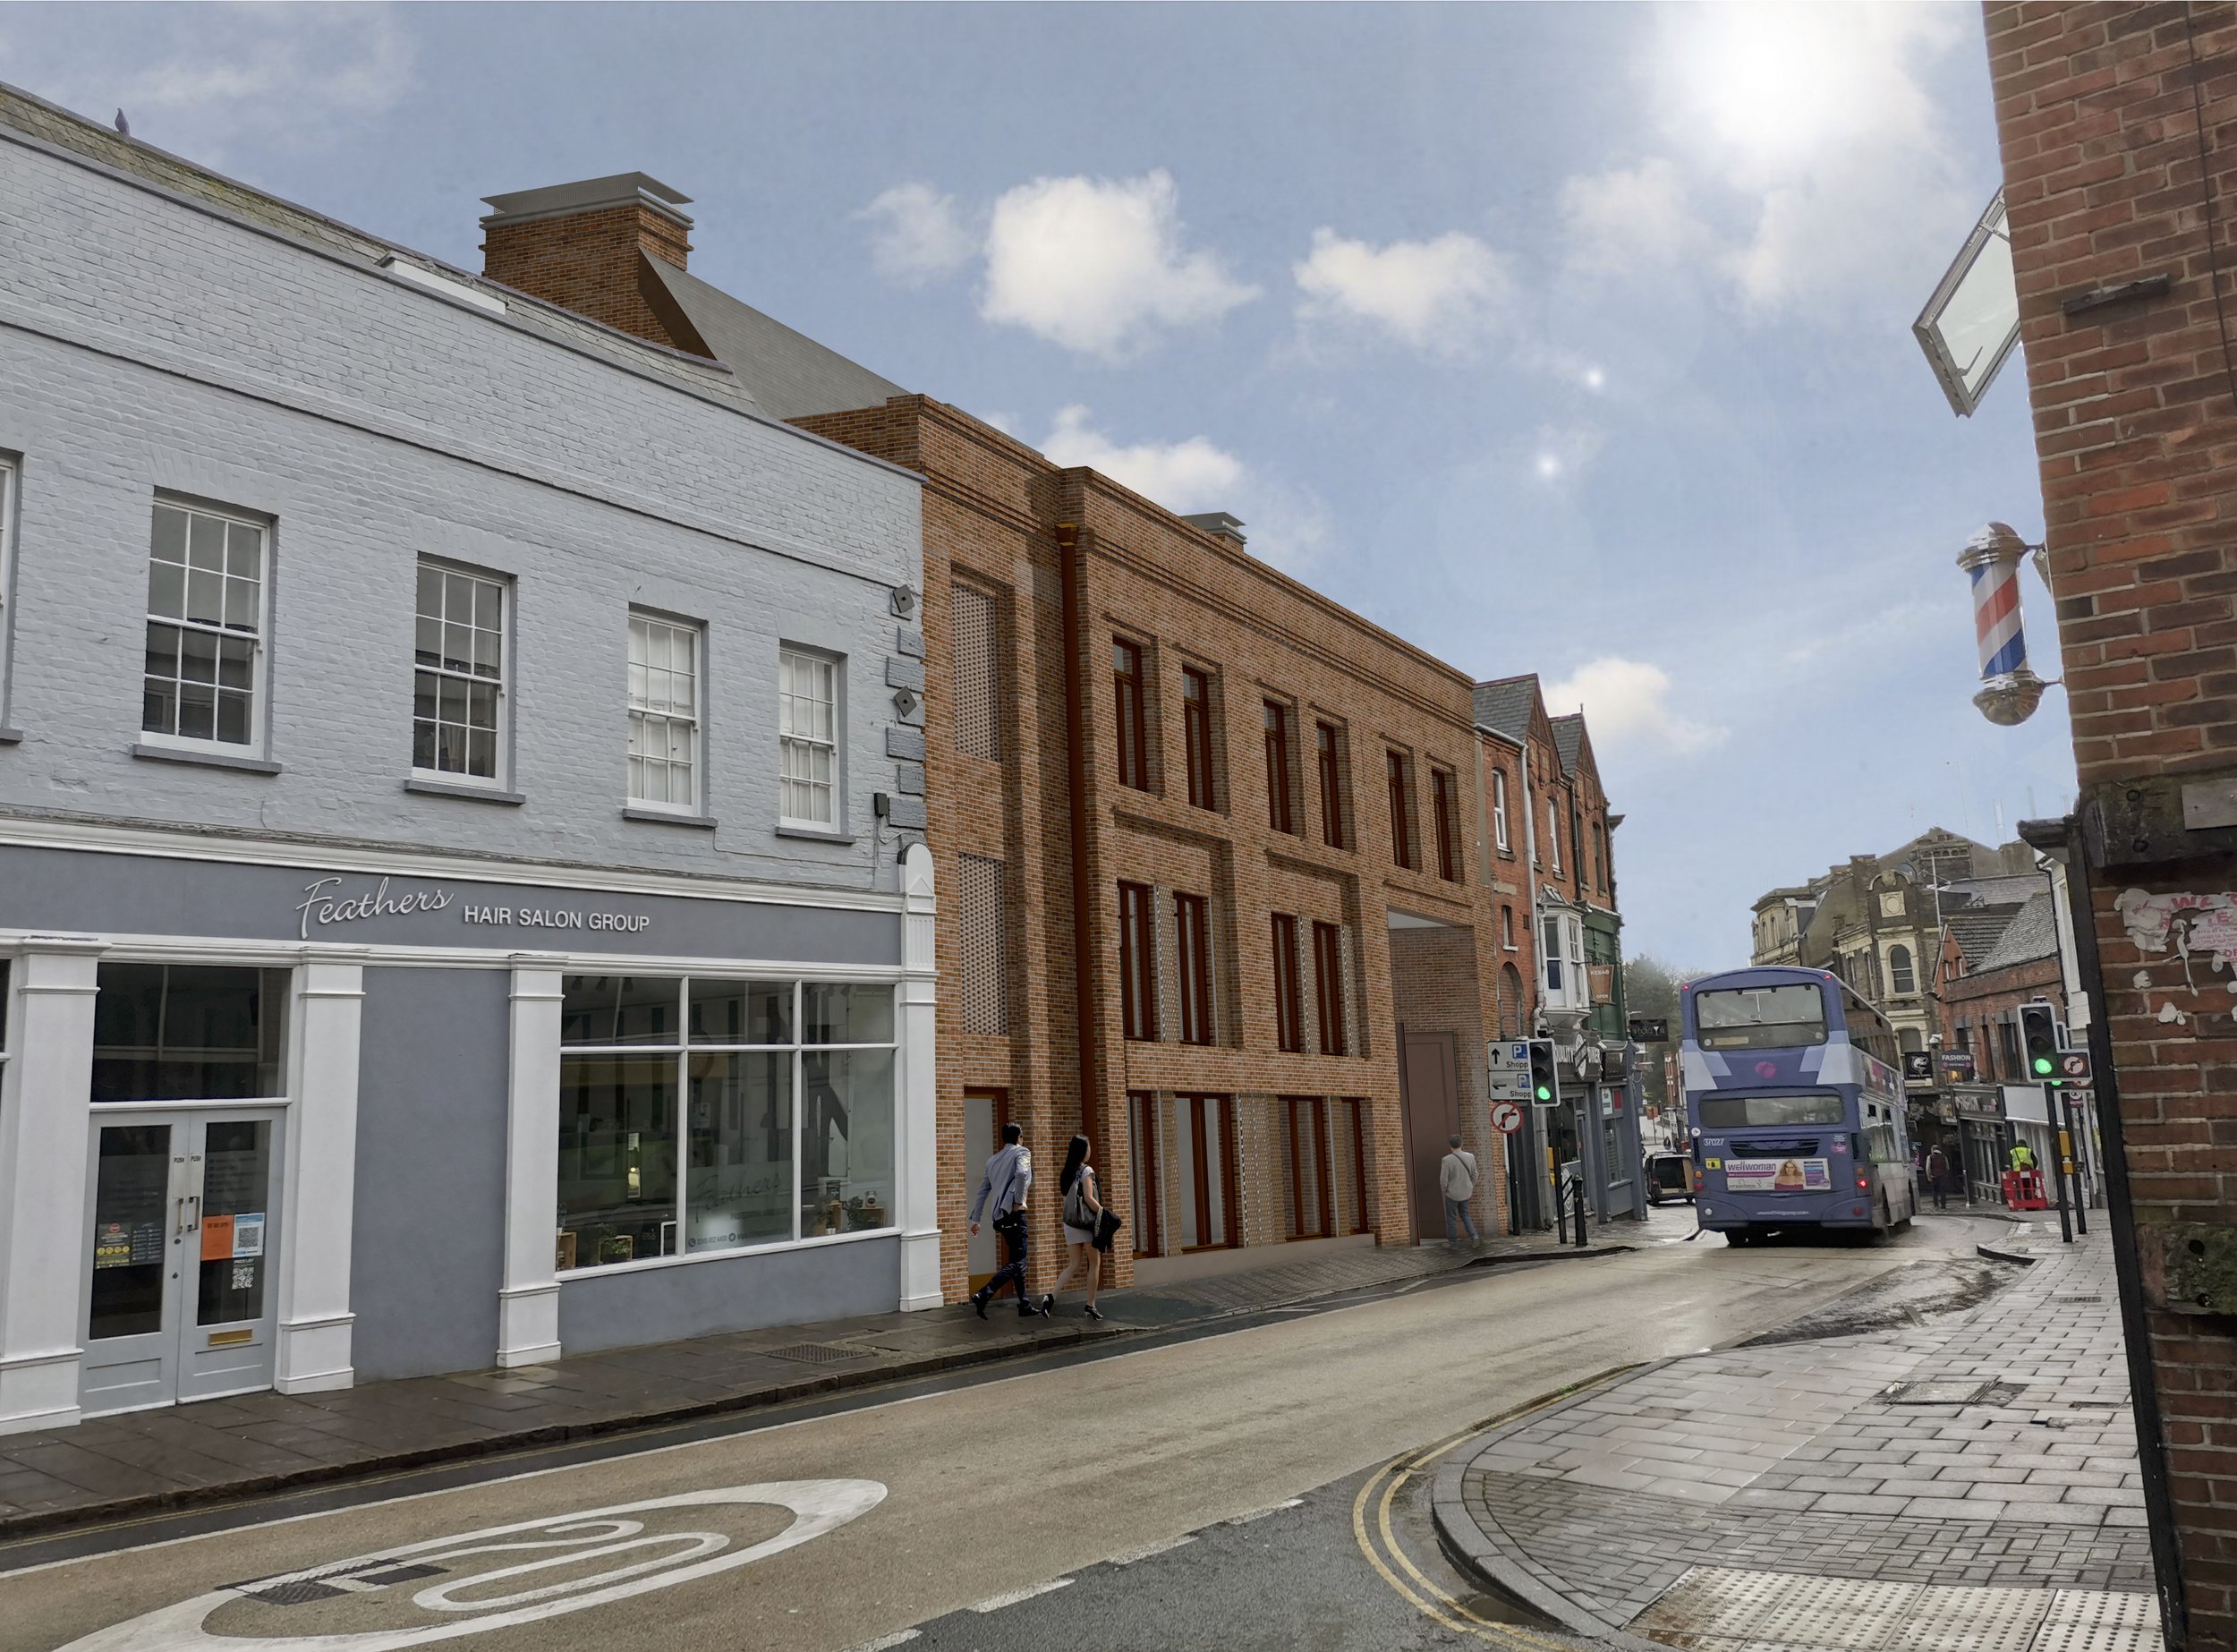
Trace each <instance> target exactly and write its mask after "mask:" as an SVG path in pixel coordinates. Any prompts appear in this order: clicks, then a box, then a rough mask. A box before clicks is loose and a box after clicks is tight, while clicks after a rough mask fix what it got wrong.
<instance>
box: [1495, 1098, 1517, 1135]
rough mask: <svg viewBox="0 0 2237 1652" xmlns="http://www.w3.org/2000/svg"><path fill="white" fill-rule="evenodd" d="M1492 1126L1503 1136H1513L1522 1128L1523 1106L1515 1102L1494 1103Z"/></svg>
mask: <svg viewBox="0 0 2237 1652" xmlns="http://www.w3.org/2000/svg"><path fill="white" fill-rule="evenodd" d="M1492 1128H1493V1129H1494V1130H1497V1131H1498V1132H1499V1133H1500V1134H1501V1136H1512V1135H1513V1134H1514V1133H1515V1132H1516V1131H1517V1130H1519V1129H1520V1128H1522V1108H1521V1107H1520V1106H1519V1105H1518V1104H1517V1103H1513V1102H1494V1103H1492Z"/></svg>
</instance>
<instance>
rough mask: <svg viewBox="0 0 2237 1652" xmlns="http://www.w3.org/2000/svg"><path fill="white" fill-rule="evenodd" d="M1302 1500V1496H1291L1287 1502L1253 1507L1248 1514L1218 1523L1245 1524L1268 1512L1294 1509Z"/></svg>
mask: <svg viewBox="0 0 2237 1652" xmlns="http://www.w3.org/2000/svg"><path fill="white" fill-rule="evenodd" d="M1304 1501H1305V1499H1304V1498H1302V1497H1292V1498H1290V1499H1289V1502H1287V1503H1276V1504H1274V1505H1273V1507H1272V1508H1271V1509H1253V1510H1252V1511H1250V1512H1249V1513H1248V1514H1238V1515H1235V1516H1233V1517H1232V1518H1230V1519H1228V1520H1221V1522H1220V1524H1221V1525H1222V1526H1247V1525H1249V1524H1250V1523H1251V1522H1252V1521H1253V1520H1264V1519H1265V1518H1266V1517H1267V1516H1268V1515H1269V1514H1279V1513H1280V1512H1281V1511H1283V1510H1284V1509H1294V1508H1296V1507H1297V1506H1298V1505H1299V1504H1300V1503H1304Z"/></svg>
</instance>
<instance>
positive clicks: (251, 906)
mask: <svg viewBox="0 0 2237 1652" xmlns="http://www.w3.org/2000/svg"><path fill="white" fill-rule="evenodd" d="M643 182H644V183H645V184H647V185H650V186H651V189H652V190H654V191H658V189H659V186H658V185H655V184H651V181H650V180H645V181H643ZM631 187H633V188H634V187H635V186H634V185H632V186H631ZM647 199H648V200H651V199H654V197H653V196H651V195H648V196H647ZM0 386H4V390H0V1006H4V1018H0V1430H25V1429H33V1428H40V1427H47V1426H56V1425H61V1424H66V1423H68V1422H71V1421H74V1420H75V1419H76V1418H78V1417H79V1416H81V1415H84V1414H89V1413H94V1412H99V1411H105V1410H113V1409H125V1408H129V1407H135V1406H143V1405H151V1404H163V1403H168V1402H171V1401H176V1400H183V1399H191V1398H196V1397H201V1396H206V1395H213V1394H217V1393H224V1392H238V1391H241V1390H243V1389H250V1388H259V1387H267V1386H274V1385H276V1386H278V1387H280V1388H282V1389H286V1390H290V1391H297V1390H305V1389H313V1388H319V1387H331V1386H336V1385H340V1384H347V1383H350V1382H352V1381H354V1380H358V1379H361V1378H364V1377H371V1376H389V1375H407V1374H416V1373H425V1372H434V1371H443V1370H454V1369H462V1368H473V1367H489V1366H511V1367H520V1366H532V1365H535V1364H537V1363H539V1362H541V1361H544V1360H548V1359H549V1358H554V1357H557V1355H559V1354H560V1353H561V1352H563V1351H564V1350H567V1349H577V1350H582V1349H591V1348H599V1347H611V1346H617V1345H620V1344H625V1343H632V1342H642V1341H660V1340H665V1339H668V1338H671V1337H676V1336H683V1335H689V1334H693V1333H702V1332H709V1331H715V1330H720V1329H727V1328H735V1327H739V1326H744V1325H751V1324H770V1323H782V1322H785V1321H787V1320H794V1319H804V1318H808V1317H820V1316H827V1315H829V1314H835V1313H847V1312H863V1311H872V1310H875V1309H880V1308H889V1307H894V1306H896V1305H897V1304H901V1305H905V1306H906V1305H917V1306H922V1305H929V1304H931V1303H934V1302H937V1301H938V1300H939V1294H940V1291H939V1277H938V1256H937V1253H938V1236H937V1233H936V1231H934V1222H935V1218H934V1214H933V1205H932V1175H933V1171H932V1165H933V1144H932V1141H931V1119H932V1100H931V1098H932V1085H931V1070H932V1069H931V1063H932V1056H933V1052H932V1047H931V1045H932V983H931V967H932V965H931V904H932V890H931V873H930V863H929V857H928V856H926V854H925V853H924V851H923V847H922V846H921V841H920V840H919V830H920V829H921V826H922V823H923V800H922V792H923V781H922V768H921V765H920V762H919V761H918V760H919V759H921V756H922V753H923V745H922V737H921V734H920V732H919V725H921V720H922V715H923V713H922V710H921V707H920V706H919V705H918V704H917V694H915V693H914V692H902V691H904V690H907V689H909V688H910V687H911V686H912V685H913V686H914V689H915V690H921V688H922V685H923V676H922V671H923V666H922V661H921V659H919V658H918V657H917V656H918V655H921V652H922V643H921V641H915V642H914V648H912V646H911V643H912V641H913V640H914V639H916V638H917V633H916V631H915V629H914V627H915V626H917V625H918V624H919V619H918V617H917V609H916V597H917V592H918V588H919V587H920V586H921V584H922V580H923V575H922V544H923V533H922V521H921V515H920V503H919V486H920V484H919V481H918V480H917V479H916V478H915V477H914V476H913V475H911V474H909V473H905V472H902V471H900V470H898V469H896V468H894V467H892V466H889V465H886V464H881V463H879V462H877V461H875V460H872V459H870V458H867V457H865V456H863V455H860V454H858V453H855V452H853V451H851V450H849V449H846V448H844V447H838V446H837V445H834V444H832V443H829V442H826V441H823V440H821V439H818V438H816V437H813V436H811V435H808V434H806V433H804V432H802V431H800V430H795V429H792V428H790V427H787V425H785V424H783V423H781V422H778V420H777V419H776V418H775V417H773V416H772V415H771V413H770V412H769V411H768V410H767V409H765V408H763V407H762V406H761V405H760V404H758V403H757V402H756V401H755V399H754V398H753V396H750V395H748V394H746V393H745V392H744V391H743V390H742V389H741V388H740V387H739V386H738V385H737V383H736V380H735V379H734V378H733V376H732V375H731V373H730V372H729V370H727V369H726V368H724V367H722V366H721V365H720V364H719V363H717V362H712V361H707V360H700V359H695V358H693V357H691V356H687V355H684V354H680V353H675V352H671V351H668V350H663V349H661V348H659V347H658V346H654V345H647V344H644V343H642V341H640V340H637V339H634V338H631V337H628V336H625V335H623V334H621V333H618V332H616V331H614V330H612V329H609V328H605V327H601V326H600V325H598V324H596V323H595V322H592V321H590V320H586V319H583V318H582V317H580V316H576V315H573V314H570V313H568V312H567V311H562V310H559V309H557V308H554V307H552V306H549V305H547V304H544V303H540V302H537V301H535V300H532V299H529V298H526V297H524V296H523V295H522V294H518V293H515V292H512V291H510V290H507V289H506V288H503V287H501V286H498V285H496V284H494V283H490V282H489V281H486V280H483V279H482V278H481V277H475V276H471V275H468V274H465V273H464V272H461V271H458V270H455V269H451V268H447V267H445V266H443V265H441V264H439V263H438V262H437V261H435V260H430V259H427V258H424V257H421V255H418V254H415V253H413V252H412V251H409V250H407V249H401V248H396V247H394V246H391V245H389V244H387V243H383V242H382V241H380V240H379V238H378V237H375V236H372V235H369V234H363V233H361V232H359V231H357V230H353V229H351V228H349V227H348V226H343V225H340V224H336V223H335V222H333V221H331V220H329V219H327V218H324V217H319V215H317V214H316V213H313V212H310V211H308V210H306V209H302V208H299V207H295V206H293V205H291V204H289V203H286V202H284V201H279V200H275V199H273V198H271V197H268V196H266V195H263V194H260V193H259V192H256V191H253V190H250V189H247V188H245V187H243V186H242V185H239V184H237V183H231V182H229V181H227V180H224V179H222V178H218V177H216V176H215V175H211V174H209V173H208V172H205V171H202V170H200V169H199V168H196V167H194V166H191V164H188V163H185V162H183V161H181V160H179V159H177V158H173V157H170V156H166V155H164V154H162V153H161V152H160V151H157V150H153V149H149V148H148V147H147V146H145V145H141V144H138V143H134V142H132V141H130V140H129V139H126V138H123V137H121V136H119V135H118V134H115V133H113V132H108V131H106V129H104V128H100V127H97V126H93V125H91V124H89V123H84V122H82V121H80V120H78V119H76V118H75V117H73V116H70V115H66V114H64V113H63V112H62V111H59V110H56V109H54V108H52V107H51V106H47V105H45V104H43V103H40V102H39V101H38V100H37V99H35V98H30V97H27V96H25V95H23V94H21V93H19V92H15V91H13V90H10V89H6V88H4V87H0Z"/></svg>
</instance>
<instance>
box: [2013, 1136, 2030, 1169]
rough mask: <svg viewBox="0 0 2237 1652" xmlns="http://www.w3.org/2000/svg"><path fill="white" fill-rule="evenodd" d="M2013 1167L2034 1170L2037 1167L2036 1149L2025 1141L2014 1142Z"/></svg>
mask: <svg viewBox="0 0 2237 1652" xmlns="http://www.w3.org/2000/svg"><path fill="white" fill-rule="evenodd" d="M2034 1168H2035V1149H2034V1148H2032V1147H2030V1146H2029V1145H2027V1143H2025V1142H2014V1143H2013V1144H2012V1169H2013V1170H2015V1171H2031V1170H2033V1169H2034Z"/></svg>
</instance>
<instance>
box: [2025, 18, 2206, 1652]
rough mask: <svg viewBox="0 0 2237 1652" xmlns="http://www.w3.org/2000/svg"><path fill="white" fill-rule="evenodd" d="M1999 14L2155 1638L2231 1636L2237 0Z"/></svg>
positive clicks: (2194, 1641)
mask: <svg viewBox="0 0 2237 1652" xmlns="http://www.w3.org/2000/svg"><path fill="white" fill-rule="evenodd" d="M1987 27H1988V47H1989V56H1990V64H1991V69H1992V72H1993V77H1994V85H1995V99H1996V115H1997V123H1998V131H1999V134H2000V137H2001V139H2002V142H2003V162H2004V175H2005V199H2006V202H2007V206H2008V209H2009V211H2010V215H2011V226H2012V255H2013V262H2014V266H2015V268H2016V272H2017V277H2018V284H2019V292H2020V316H2021V336H2022V340H2023V343H2024V345H2025V350H2026V359H2027V370H2028V388H2029V395H2030V397H2031V400H2032V404H2033V411H2034V417H2035V427H2036V441H2037V452H2038V454H2039V456H2040V460H2041V479H2042V489H2043V501H2044V512H2045V522H2046V529H2047V542H2048V547H2049V555H2050V564H2051V575H2050V577H2051V586H2052V590H2053V592H2054V596H2055V598H2056V602H2057V613H2058V621H2059V641H2060V644H2061V650H2062V653H2063V665H2064V677H2065V683H2066V687H2067V692H2068V694H2069V697H2070V703H2071V711H2072V717H2073V732H2074V750H2075V757H2076V761H2077V762H2078V764H2079V767H2080V779H2081V788H2082V789H2081V805H2080V811H2079V817H2078V818H2079V824H2080V839H2081V844H2080V847H2081V848H2082V849H2083V850H2084V852H2085V853H2084V857H2085V858H2086V859H2087V862H2088V873H2089V882H2090V885H2091V888H2092V890H2093V894H2092V898H2091V903H2090V904H2091V915H2092V916H2093V917H2094V924H2091V925H2088V926H2086V927H2088V928H2089V929H2090V930H2092V931H2093V935H2085V936H2084V937H2083V946H2084V951H2085V961H2086V960H2087V957H2088V951H2089V950H2090V948H2089V941H2090V940H2091V939H2093V938H2094V942H2095V945H2094V951H2095V954H2096V958H2097V963H2098V965H2099V967H2100V969H2101V974H2102V983H2101V988H2100V989H2098V990H2101V992H2102V1004H2101V1006H2100V1008H2099V1014H2098V1017H2097V1021H2096V1024H2095V1026H2094V1027H2093V1032H2094V1034H2095V1035H2096V1041H2097V1042H2096V1050H2097V1057H2098V1060H2099V1061H2100V1063H2101V1064H2104V1063H2105V1062H2106V1061H2107V1060H2108V1059H2109V1060H2110V1063H2111V1065H2112V1067H2113V1068H2114V1081H2115V1083H2116V1085H2117V1090H2118V1105H2117V1120H2116V1121H2117V1124H2118V1126H2119V1128H2120V1130H2121V1131H2122V1135H2123V1136H2124V1137H2125V1158H2126V1171H2127V1179H2128V1191H2129V1195H2130V1197H2131V1201H2132V1205H2133V1214H2134V1222H2135V1234H2134V1244H2135V1250H2136V1261H2137V1264H2138V1270H2139V1273H2140V1277H2141V1279H2142V1281H2143V1298H2144V1302H2143V1307H2144V1310H2145V1312H2144V1316H2143V1317H2142V1319H2141V1320H2140V1321H2132V1322H2131V1323H2132V1324H2138V1323H2141V1324H2144V1325H2146V1326H2148V1354H2149V1362H2148V1367H2147V1368H2146V1369H2145V1370H2144V1371H2143V1372H2142V1373H2141V1375H2143V1376H2144V1377H2146V1378H2147V1379H2148V1380H2147V1381H2146V1382H2145V1383H2143V1384H2140V1385H2139V1386H2140V1388H2141V1390H2142V1392H2141V1400H2140V1403H2141V1406H2142V1408H2143V1409H2144V1412H2145V1418H2146V1420H2149V1418H2151V1416H2152V1415H2153V1409H2154V1408H2156V1418H2157V1420H2158V1422H2159V1425H2160V1435H2161V1437H2160V1438H2158V1439H2154V1438H2151V1437H2149V1435H2148V1434H2147V1437H2146V1439H2145V1450H2146V1452H2147V1455H2148V1465H2147V1466H2148V1472H2152V1471H2153V1470H2154V1469H2155V1465H2158V1466H2161V1467H2164V1470H2165V1490H2166V1500H2165V1504H2164V1505H2163V1507H2164V1508H2165V1510H2169V1511H2171V1514H2172V1518H2171V1520H2169V1521H2168V1522H2167V1523H2168V1524H2169V1525H2170V1526H2171V1527H2172V1536H2173V1546H2172V1548H2170V1549H2168V1550H2165V1551H2164V1552H2163V1553H2162V1554H2161V1563H2162V1576H2161V1583H2162V1589H2163V1595H2164V1596H2165V1597H2166V1599H2167V1604H2168V1605H2169V1607H2170V1612H2169V1614H2168V1615H2169V1617H2170V1621H2171V1626H2172V1627H2171V1639H2173V1640H2174V1641H2175V1642H2176V1643H2177V1644H2182V1643H2183V1642H2184V1640H2185V1639H2186V1638H2187V1643H2188V1644H2189V1645H2190V1646H2191V1647H2194V1648H2201V1649H2204V1648H2211V1649H2213V1652H2227V1649H2228V1648H2232V1647H2237V1317H2233V1311H2232V1310H2233V1309H2237V1293H2233V1292H2232V1291H2231V1290H2229V1288H2228V1286H2227V1284H2226V1282H2225V1278H2226V1275H2227V1273H2229V1272H2230V1270H2231V1268H2232V1267H2233V1266H2237V1227H2233V1223H2237V1104H2233V1102H2232V1100H2231V1096H2232V1093H2233V1088H2237V1029H2233V1026H2232V1024H2231V1000H2230V996H2229V992H2228V983H2227V975H2226V968H2227V963H2228V959H2227V958H2226V956H2225V949H2224V946H2223V945H2222V943H2221V942H2220V941H2216V940H2212V939H2211V938H2210V933H2211V932H2207V933H2203V934H2201V933H2199V932H2197V931H2192V930H2190V924H2193V923H2195V922H2196V918H2195V917H2181V918H2179V917H2177V915H2176V913H2175V908H2176V907H2178V906H2190V907H2196V908H2197V909H2198V910H2199V912H2202V913H2203V914H2205V915H2208V916H2209V917H2210V915H2212V914H2213V913H2214V912H2216V911H2220V910H2226V909H2227V908H2228V907H2229V906H2230V905H2232V904H2233V901H2237V897H2233V893H2232V891H2233V890H2237V865H2233V850H2237V833H2233V831H2232V830H2230V828H2229V826H2228V824H2227V823H2226V815H2225V813H2224V812H2223V811H2221V810H2220V809H2218V808H2217V807H2216V806H2215V805H2214V799H2215V797H2216V796H2217V795H2218V788H2220V787H2221V786H2223V785H2225V784H2226V783H2227V782H2228V781H2229V780H2231V779H2233V778H2237V560H2233V557H2232V544H2231V537H2230V528H2229V524H2230V522H2231V521H2232V520H2233V518H2237V469H2233V466H2232V464H2231V458H2232V454H2233V450H2237V400H2233V391H2237V376H2233V368H2232V361H2233V351H2237V346H2233V341H2232V339H2231V336H2230V332H2229V321H2228V319H2227V317H2226V315H2225V313H2224V312H2225V311H2226V309H2227V307H2228V306H2229V303H2230V297H2229V294H2226V293H2225V292H2223V293H2218V294H2217V291H2216V283H2217V281H2218V282H2220V283H2222V284H2224V285H2225V284H2226V283H2227V281H2228V280H2229V278H2230V275H2231V273H2232V271H2233V269H2237V243H2233V240H2232V237H2231V219H2232V218H2233V217H2237V209H2233V200H2232V192H2231V186H2232V183H2233V179H2237V64H2233V54H2237V13H2233V11H2232V9H2231V8H2230V7H2229V6H2227V5H2200V6H2195V7H2188V8H2186V7H2184V6H2181V5H2173V4H2167V5H2106V4H1991V5H1990V6H1988V7H1987ZM2132 283H2134V284H2143V285H2139V286H2137V287H2136V288H2135V289H2134V290H2133V291H2132V292H2131V293H2129V294H2126V295H2121V294H2116V293H2109V292H2108V290H2109V289H2115V288H2120V287H2123V286H2126V285H2128V284H2132ZM2186 802H2192V803H2203V804H2204V805H2207V806H2206V808H2205V810H2204V812H2203V813H2199V814H2196V815H2194V816H2186V813H2185V807H2184V805H2185V804H2186ZM2186 932H2188V934H2186ZM2190 935H2196V936H2197V938H2198V942H2199V943H2198V944H2197V945H2196V946H2191V945H2190V944H2188V941H2189V936H2190ZM2101 1090H2102V1082H2101ZM2109 1122H2114V1121H2109ZM2114 1192H2115V1195H2116V1197H2117V1196H2118V1193H2119V1188H2118V1186H2117V1184H2116V1186H2115V1188H2114ZM2194 1245H2195V1246H2196V1247H2197V1250H2196V1251H2195V1252H2192V1250H2191V1247H2192V1246H2194ZM2192 1255H2195V1256H2199V1257H2200V1258H2207V1259H2210V1258H2212V1257H2215V1256H2219V1257H2221V1258H2223V1273H2224V1284H2223V1286H2222V1287H2221V1290H2220V1294H2219V1295H2216V1294H2215V1291H2214V1289H2213V1288H2212V1286H2211V1284H2210V1282H2209V1283H2208V1284H2207V1285H2196V1284H2194V1285H2192V1286H2187V1287H2185V1289H2186V1290H2191V1291H2192V1296H2191V1299H2189V1300H2186V1299H2185V1298H2184V1294H2183V1291H2182V1290H2175V1289H2173V1288H2171V1286H2170V1284H2169V1275H2170V1272H2171V1270H2173V1269H2176V1268H2178V1267H2187V1266H2189V1265H2190V1256H2192ZM2130 1288H2131V1289H2133V1288H2134V1282H2133V1281H2132V1280H2131V1282H2130ZM2199 1295H2204V1296H2206V1297H2207V1301H2206V1302H2205V1303H2204V1304H2201V1303H2200V1302H2199V1300H2198V1299H2197V1297H2198V1296H2199ZM2209 1310H2217V1311H2209ZM2159 1452H2164V1459H2161V1458H2157V1457H2156V1456H2155V1454H2156V1453H2159ZM2171 1573H2172V1575H2171Z"/></svg>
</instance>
